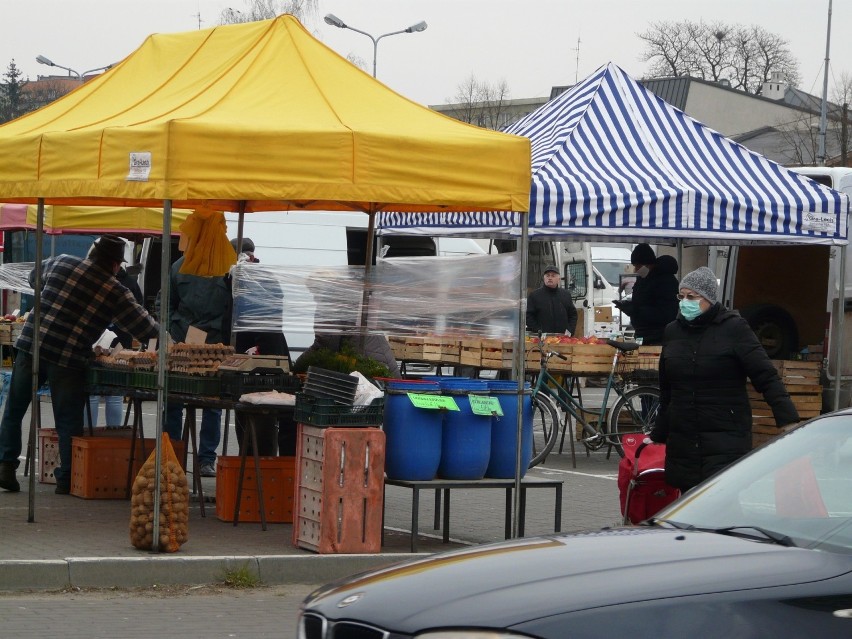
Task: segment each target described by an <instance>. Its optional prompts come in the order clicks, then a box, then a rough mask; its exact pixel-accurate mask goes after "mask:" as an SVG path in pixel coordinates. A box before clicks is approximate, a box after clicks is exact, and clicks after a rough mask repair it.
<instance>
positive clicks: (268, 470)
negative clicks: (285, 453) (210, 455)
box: [216, 455, 296, 524]
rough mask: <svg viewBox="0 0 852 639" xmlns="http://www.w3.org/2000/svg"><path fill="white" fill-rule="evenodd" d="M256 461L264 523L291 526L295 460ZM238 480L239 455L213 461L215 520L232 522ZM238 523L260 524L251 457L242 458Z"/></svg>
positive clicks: (266, 459)
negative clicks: (214, 462) (242, 474)
mask: <svg viewBox="0 0 852 639" xmlns="http://www.w3.org/2000/svg"><path fill="white" fill-rule="evenodd" d="M259 461H260V481H261V486H262V488H263V512H264V515H265V516H266V521H268V522H269V523H273V524H280V523H284V524H289V523H292V521H293V495H294V492H295V475H296V458H295V457H261V458H260V459H259ZM239 480H240V457H239V455H235V456H230V455H229V456H227V457H225V456H222V455H220V456H219V457H218V458H217V459H216V517H218V518H219V519H220V520H222V521H234V506H235V505H236V503H237V485H238V483H239ZM240 521H248V522H259V521H260V500H259V498H258V494H257V481H256V479H255V472H254V458H253V457H251V456H249V457H247V458H246V469H245V476H244V477H243V493H242V495H240Z"/></svg>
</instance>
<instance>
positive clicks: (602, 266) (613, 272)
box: [593, 260, 633, 288]
mask: <svg viewBox="0 0 852 639" xmlns="http://www.w3.org/2000/svg"><path fill="white" fill-rule="evenodd" d="M593 264H594V266H595V268H596V269H598V273H600V274H601V275H602V276H603V278H604V279H605V280H606V281H607V282H609V283H610V284H611V285H612V286H615V287H616V288H618V285H619V282H618V276H619V275H625V274H627V273H631V272H632V271H633V269H632V268H630V264H628V263H627V262H619V261H613V262H608V261H605V260H594V261H593Z"/></svg>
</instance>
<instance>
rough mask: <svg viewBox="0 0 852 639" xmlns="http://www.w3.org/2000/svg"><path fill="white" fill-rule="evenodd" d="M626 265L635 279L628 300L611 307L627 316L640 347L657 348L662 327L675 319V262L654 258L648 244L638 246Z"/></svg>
mask: <svg viewBox="0 0 852 639" xmlns="http://www.w3.org/2000/svg"><path fill="white" fill-rule="evenodd" d="M630 262H631V264H633V268H634V270H635V271H636V274H637V275H638V276H639V279H638V280H637V282H636V283H635V284H634V285H633V294H632V296H631V299H629V300H616V301H615V302H613V305H614V306H615V307H616V308H618V309H619V310H620V311H621V312H622V313H625V314H626V315H629V316H630V324H631V325H632V326H633V329H634V330H635V331H636V337H641V338H642V343H643V344H644V345H646V346H647V345H649V344H660V343H661V341H662V339H663V329H664V328H665V327H666V324H668V323H669V322H671V321H672V320H674V318H675V317H677V288H678V285H677V277H676V273H677V260H675V259H674V258H673V257H671V256H670V255H661V256H660V257H657V256H656V255H654V250H653V249H652V248H651V247H650V246H649V245H648V244H638V245H637V246H636V248H635V249H633V252H632V253H631V254H630Z"/></svg>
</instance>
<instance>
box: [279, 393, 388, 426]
mask: <svg viewBox="0 0 852 639" xmlns="http://www.w3.org/2000/svg"><path fill="white" fill-rule="evenodd" d="M384 414H385V400H384V398H383V397H380V398H378V399H374V400H373V403H372V404H370V405H369V406H346V405H344V404H338V403H337V402H335V401H334V400H331V399H324V398H319V397H313V396H311V395H306V394H305V393H296V415H295V417H296V422H297V423H299V424H309V425H311V426H321V427H324V426H336V427H347V426H348V427H353V428H354V427H364V426H381V425H382V422H383V421H384Z"/></svg>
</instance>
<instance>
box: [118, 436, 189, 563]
mask: <svg viewBox="0 0 852 639" xmlns="http://www.w3.org/2000/svg"><path fill="white" fill-rule="evenodd" d="M156 455H157V451H156V450H154V451H152V452H151V454H150V455H149V456H148V459H147V460H146V461H145V463H144V464H143V465H142V468H141V469H139V473H138V474H137V475H136V479H135V480H134V482H133V487H132V489H131V499H130V543H131V544H132V545H133V547H134V548H139V549H140V550H151V548H152V547H153V545H154V488H155V483H156V482H155V475H154V471H155V466H156ZM159 523H160V529H159V535H160V546H159V549H160V550H161V551H163V552H177V551H178V550H179V549H180V547H181V545H183V544H184V543H185V542H186V540H187V539H188V538H189V486H188V485H187V481H186V473H185V472H184V470H183V468H181V465H180V462H179V461H178V458H177V455H175V449H174V448H173V447H172V441H171V438H170V437H169V436H168V434H167V433H163V445H162V451H161V460H160V522H159Z"/></svg>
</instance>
